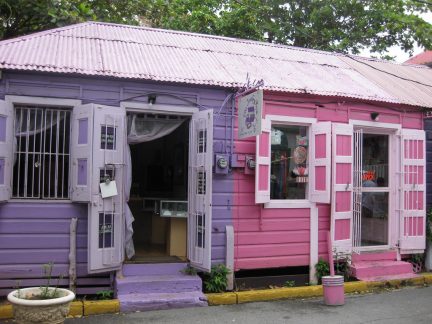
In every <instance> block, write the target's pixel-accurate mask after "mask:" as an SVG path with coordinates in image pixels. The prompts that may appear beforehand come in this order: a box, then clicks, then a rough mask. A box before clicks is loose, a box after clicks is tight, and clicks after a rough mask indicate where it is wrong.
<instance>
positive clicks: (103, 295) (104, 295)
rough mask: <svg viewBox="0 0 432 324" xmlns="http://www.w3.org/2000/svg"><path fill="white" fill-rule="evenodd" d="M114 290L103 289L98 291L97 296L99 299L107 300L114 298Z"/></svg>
mask: <svg viewBox="0 0 432 324" xmlns="http://www.w3.org/2000/svg"><path fill="white" fill-rule="evenodd" d="M113 296H114V291H112V290H101V291H98V292H97V293H96V297H97V299H98V300H107V299H113Z"/></svg>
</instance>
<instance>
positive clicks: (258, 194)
mask: <svg viewBox="0 0 432 324" xmlns="http://www.w3.org/2000/svg"><path fill="white" fill-rule="evenodd" d="M261 127H262V133H261V135H258V136H257V137H256V167H255V203H256V204H262V203H267V202H269V201H270V160H271V146H270V143H271V141H270V140H271V121H270V120H269V119H263V120H262V123H261Z"/></svg>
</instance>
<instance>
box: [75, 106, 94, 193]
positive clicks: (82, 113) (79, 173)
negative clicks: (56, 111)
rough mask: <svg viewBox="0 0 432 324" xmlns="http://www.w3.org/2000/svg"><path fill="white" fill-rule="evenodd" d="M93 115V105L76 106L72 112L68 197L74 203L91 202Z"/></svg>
mask: <svg viewBox="0 0 432 324" xmlns="http://www.w3.org/2000/svg"><path fill="white" fill-rule="evenodd" d="M93 114H94V105H93V104H86V105H80V106H76V107H74V108H73V111H72V118H71V125H72V131H71V139H70V145H71V158H70V164H71V179H70V187H71V195H70V197H71V200H72V201H76V202H90V201H91V195H92V194H91V186H92V181H91V170H92V165H93Z"/></svg>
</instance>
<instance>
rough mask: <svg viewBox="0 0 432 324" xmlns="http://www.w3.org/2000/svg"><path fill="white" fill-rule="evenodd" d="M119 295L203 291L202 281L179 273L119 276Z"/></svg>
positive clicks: (196, 277) (117, 281)
mask: <svg viewBox="0 0 432 324" xmlns="http://www.w3.org/2000/svg"><path fill="white" fill-rule="evenodd" d="M116 283H117V295H125V294H134V293H141V294H144V293H147V294H152V293H176V292H188V291H201V290H202V282H201V278H200V277H198V276H189V275H185V274H181V273H180V274H177V275H144V276H127V277H123V278H117V280H116Z"/></svg>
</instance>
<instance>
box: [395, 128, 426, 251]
mask: <svg viewBox="0 0 432 324" xmlns="http://www.w3.org/2000/svg"><path fill="white" fill-rule="evenodd" d="M425 147H426V140H425V132H424V131H423V130H414V129H402V131H401V148H400V152H401V163H400V166H401V170H400V175H401V177H400V183H401V190H400V191H399V194H400V196H399V204H400V205H399V208H398V209H399V210H400V213H401V214H400V231H399V232H400V248H401V249H403V250H423V249H425V247H426V207H425V204H426V160H425V158H426V151H425Z"/></svg>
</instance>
